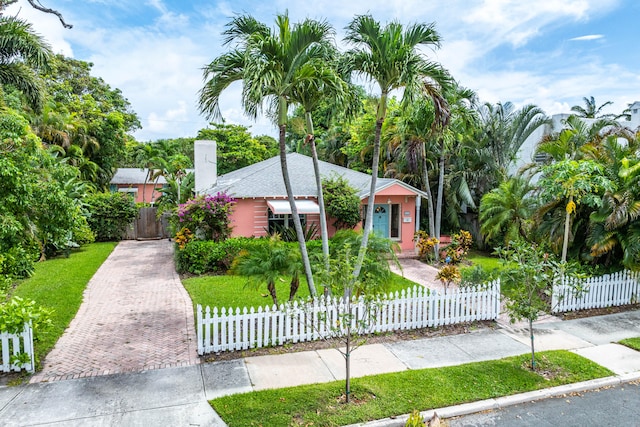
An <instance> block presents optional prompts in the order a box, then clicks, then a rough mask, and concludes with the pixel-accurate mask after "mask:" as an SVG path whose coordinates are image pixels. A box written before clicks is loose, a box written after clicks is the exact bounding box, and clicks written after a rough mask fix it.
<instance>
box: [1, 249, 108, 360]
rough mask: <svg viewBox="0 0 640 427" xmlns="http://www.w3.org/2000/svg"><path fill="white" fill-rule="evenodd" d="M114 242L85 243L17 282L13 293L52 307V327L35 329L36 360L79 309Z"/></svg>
mask: <svg viewBox="0 0 640 427" xmlns="http://www.w3.org/2000/svg"><path fill="white" fill-rule="evenodd" d="M116 245H117V243H115V242H107V243H92V244H90V245H84V246H82V247H81V248H79V249H74V250H73V251H72V252H71V255H70V256H69V257H68V258H65V257H58V258H53V259H50V260H47V261H44V262H39V263H37V264H36V266H35V272H34V274H33V275H32V276H31V277H29V278H28V279H24V280H20V281H19V282H18V284H17V285H16V287H15V288H14V290H13V292H12V293H11V294H12V295H14V296H19V297H21V298H23V299H25V300H33V301H35V302H36V303H37V304H38V305H40V306H42V307H45V308H47V309H50V310H52V314H51V323H52V327H51V328H49V329H48V330H46V331H43V332H36V335H37V340H36V341H35V342H34V346H35V352H36V358H37V360H42V359H43V358H44V356H46V355H47V353H49V351H51V349H52V348H53V346H54V345H55V343H56V341H58V338H60V337H61V336H62V334H63V333H64V330H65V329H66V328H67V327H68V326H69V323H71V320H72V319H73V318H74V317H75V315H76V313H77V312H78V309H79V308H80V304H81V303H82V294H83V292H84V290H85V288H86V287H87V284H88V283H89V280H91V278H92V277H93V275H94V273H95V272H96V271H97V270H98V268H100V266H101V265H102V263H103V262H104V261H105V260H106V259H107V257H108V256H109V254H111V252H112V251H113V249H114V248H115V247H116Z"/></svg>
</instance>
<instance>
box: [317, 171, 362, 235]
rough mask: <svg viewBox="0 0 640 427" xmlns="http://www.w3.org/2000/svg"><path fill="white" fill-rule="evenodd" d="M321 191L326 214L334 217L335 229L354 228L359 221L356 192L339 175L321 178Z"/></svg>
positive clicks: (358, 199) (358, 205) (358, 200)
mask: <svg viewBox="0 0 640 427" xmlns="http://www.w3.org/2000/svg"><path fill="white" fill-rule="evenodd" d="M322 192H323V196H324V204H325V208H326V212H327V214H328V215H329V216H330V217H332V218H335V222H334V223H333V225H334V227H336V228H337V229H344V228H354V227H355V226H356V225H358V223H360V221H361V218H360V197H358V192H357V191H356V190H355V189H354V188H353V187H351V186H350V185H349V182H348V181H347V180H346V179H345V178H343V177H341V176H333V177H331V179H323V180H322Z"/></svg>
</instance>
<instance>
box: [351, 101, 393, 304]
mask: <svg viewBox="0 0 640 427" xmlns="http://www.w3.org/2000/svg"><path fill="white" fill-rule="evenodd" d="M386 110H387V94H386V93H385V92H382V94H381V95H380V103H379V104H378V114H377V118H376V133H375V137H374V140H373V160H372V162H371V187H370V188H369V201H368V204H367V213H366V215H365V224H364V230H363V232H362V245H361V246H360V250H359V251H358V259H357V260H356V265H355V266H354V268H353V277H354V278H357V277H358V276H359V275H360V270H362V264H363V263H364V257H365V255H366V253H367V246H368V244H369V234H370V233H371V230H372V229H373V205H374V204H375V199H376V185H377V181H378V164H379V163H380V135H381V133H382V124H383V123H384V118H385V114H386ZM344 297H345V298H351V286H347V287H346V288H345V293H344Z"/></svg>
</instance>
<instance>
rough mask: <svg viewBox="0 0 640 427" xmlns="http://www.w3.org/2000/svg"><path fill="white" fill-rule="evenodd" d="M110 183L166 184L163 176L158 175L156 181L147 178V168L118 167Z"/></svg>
mask: <svg viewBox="0 0 640 427" xmlns="http://www.w3.org/2000/svg"><path fill="white" fill-rule="evenodd" d="M109 182H110V183H111V184H128V185H132V184H144V183H145V182H146V183H147V184H166V183H167V181H165V179H164V177H163V176H159V177H158V181H157V182H156V180H153V181H151V180H149V169H147V168H143V169H141V168H118V169H117V170H116V173H115V174H114V175H113V178H111V181H109Z"/></svg>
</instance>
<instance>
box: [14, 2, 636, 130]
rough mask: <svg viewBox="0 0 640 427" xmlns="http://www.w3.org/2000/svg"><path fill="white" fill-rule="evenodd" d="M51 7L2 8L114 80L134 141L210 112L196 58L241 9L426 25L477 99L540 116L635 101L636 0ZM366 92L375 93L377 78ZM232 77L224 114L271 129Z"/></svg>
mask: <svg viewBox="0 0 640 427" xmlns="http://www.w3.org/2000/svg"><path fill="white" fill-rule="evenodd" d="M40 3H41V4H42V5H43V6H45V7H48V8H52V9H56V10H58V11H59V12H61V13H62V14H63V16H64V19H65V20H66V21H67V22H68V23H69V24H72V25H73V28H72V29H65V28H63V27H62V25H61V24H60V22H59V21H58V19H57V18H56V17H55V16H53V15H49V14H44V13H42V12H38V11H36V10H35V9H33V8H32V7H31V6H30V5H29V4H28V3H27V2H26V0H19V1H18V3H17V4H15V5H12V6H11V7H9V8H8V9H7V11H6V14H10V15H17V16H19V17H21V18H23V19H25V20H27V21H29V22H31V23H32V25H33V27H34V29H35V31H36V32H37V33H39V34H40V35H42V36H43V37H44V38H45V39H46V40H47V42H48V43H49V44H50V45H51V47H52V49H53V51H54V52H55V53H62V54H64V55H65V56H68V57H72V58H74V59H79V60H83V61H88V62H91V63H93V69H92V75H94V76H97V77H101V78H103V79H104V80H105V81H106V82H107V83H108V84H109V85H110V86H111V87H114V88H119V89H120V90H121V91H122V93H123V95H124V96H125V97H126V98H127V99H128V100H129V102H130V103H131V105H132V108H133V110H134V111H135V112H136V113H137V114H138V116H139V117H140V121H141V123H142V129H140V130H138V131H136V132H135V133H134V136H135V137H136V139H137V140H138V141H154V140H157V139H160V138H177V137H195V136H196V134H197V132H198V130H199V129H202V128H205V127H207V126H208V124H209V120H207V119H206V118H205V117H203V116H202V115H201V114H200V113H199V111H198V108H197V99H198V91H199V90H200V88H201V87H202V85H203V76H202V68H203V67H204V66H205V65H206V64H208V63H209V62H211V61H212V60H213V59H214V58H216V57H217V56H219V55H221V54H223V53H225V52H226V51H227V50H228V47H227V46H223V45H222V36H221V33H222V31H224V28H225V24H227V23H228V22H229V21H230V19H231V18H232V17H233V16H235V15H237V14H251V15H252V16H253V17H254V18H256V19H258V20H260V21H261V22H263V23H265V24H267V25H269V26H270V27H273V24H274V21H275V16H276V15H277V14H280V13H285V12H288V13H289V16H290V19H291V21H292V22H299V21H302V20H303V19H305V18H312V19H324V20H327V21H328V22H329V23H330V24H331V25H332V26H333V27H334V28H335V31H336V44H337V45H338V47H339V48H341V49H343V50H344V49H346V48H348V45H346V44H345V43H344V42H343V40H342V39H343V37H344V34H345V30H344V28H345V27H346V25H347V24H348V23H349V22H350V21H351V20H352V19H353V17H354V16H356V15H362V14H371V15H372V16H373V17H374V18H375V19H376V20H378V21H380V22H381V23H387V22H390V21H393V20H395V21H398V22H401V23H403V24H410V23H415V22H422V23H432V22H433V23H435V28H436V30H437V31H438V33H439V34H440V36H441V38H442V46H441V48H440V49H438V50H436V51H426V52H425V54H427V55H428V57H429V59H431V60H433V61H437V62H439V63H440V64H442V66H444V67H445V68H446V69H448V70H449V72H450V73H451V74H452V75H453V77H454V78H455V79H456V80H457V81H458V82H459V83H460V84H461V85H462V86H464V87H466V88H469V89H472V90H474V91H475V92H476V94H477V95H478V97H479V99H480V100H481V101H482V102H490V103H496V102H502V103H504V102H507V101H509V102H512V103H514V104H515V105H516V106H517V107H521V106H523V105H526V104H535V105H537V106H539V107H541V108H542V109H543V110H544V111H545V112H546V113H547V114H548V115H551V114H557V113H568V112H570V109H571V107H572V106H574V105H584V102H583V97H590V96H593V97H595V100H596V103H597V104H598V105H600V104H603V103H604V102H606V101H612V102H613V105H612V106H611V107H609V108H607V109H606V110H605V112H607V113H616V114H619V113H621V112H622V111H623V110H624V109H625V108H626V107H627V106H628V104H631V103H633V102H634V101H640V48H639V47H638V45H637V43H638V41H640V25H638V21H639V20H640V2H638V1H637V0H562V1H559V0H537V1H535V2H532V1H530V0H383V1H380V0H350V1H344V0H342V1H335V0H314V1H289V0H275V1H271V2H269V1H255V0H237V1H216V0H209V1H202V0H192V1H183V0H137V1H130V0H40ZM366 88H367V90H368V91H370V92H371V93H373V94H376V92H375V90H376V87H375V85H371V84H369V85H367V86H366ZM240 91H241V84H240V83H235V84H234V85H232V86H230V87H229V88H227V89H226V91H225V92H224V93H223V96H222V97H221V99H220V106H221V111H222V115H223V117H224V119H225V121H226V123H230V124H242V125H245V126H249V127H250V129H251V132H252V133H253V134H254V135H261V134H267V135H271V136H274V137H275V136H277V130H276V128H275V127H274V126H273V125H272V124H271V123H270V122H269V121H268V120H267V119H266V118H259V119H258V120H256V121H253V120H251V119H249V118H247V117H246V116H245V115H244V114H243V111H242V107H241V105H240Z"/></svg>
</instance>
